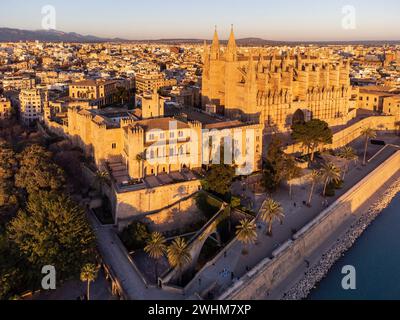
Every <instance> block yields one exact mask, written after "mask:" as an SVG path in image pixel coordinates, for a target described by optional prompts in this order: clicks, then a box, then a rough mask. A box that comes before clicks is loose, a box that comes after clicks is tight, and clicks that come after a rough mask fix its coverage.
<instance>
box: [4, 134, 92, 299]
mask: <svg viewBox="0 0 400 320" xmlns="http://www.w3.org/2000/svg"><path fill="white" fill-rule="evenodd" d="M66 185H67V184H66V176H65V173H64V170H63V169H62V168H61V167H59V166H58V165H57V164H56V163H55V162H54V161H53V155H52V153H51V152H49V151H48V150H47V149H46V148H44V147H43V146H41V145H37V144H34V145H29V146H27V147H25V148H24V149H23V150H22V152H20V153H18V152H15V151H14V150H13V148H12V147H11V146H10V145H8V144H7V143H6V142H5V141H1V143H0V186H1V189H0V193H1V195H0V199H1V203H0V210H1V211H0V212H1V227H0V298H2V299H6V298H10V297H12V296H14V295H16V294H19V293H21V292H23V291H26V290H29V289H31V290H36V289H38V288H40V283H41V279H42V277H43V275H42V274H41V270H42V268H43V266H46V265H51V266H54V267H55V269H56V273H57V283H58V284H61V283H63V282H64V281H66V280H69V279H80V278H81V279H85V281H87V282H88V283H90V282H91V281H93V280H92V279H93V278H94V277H95V276H96V274H97V271H96V268H93V266H96V265H97V263H96V261H97V256H96V245H95V237H94V234H93V232H92V230H91V228H90V226H89V223H88V221H87V220H86V217H85V212H84V210H83V209H82V208H81V207H80V206H79V205H77V204H76V203H75V202H74V201H73V200H72V199H71V197H70V196H69V195H68V193H67V188H66ZM88 270H92V272H90V275H89V272H88Z"/></svg>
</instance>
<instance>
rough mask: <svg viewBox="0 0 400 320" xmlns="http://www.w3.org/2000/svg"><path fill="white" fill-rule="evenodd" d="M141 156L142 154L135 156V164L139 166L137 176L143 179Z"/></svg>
mask: <svg viewBox="0 0 400 320" xmlns="http://www.w3.org/2000/svg"><path fill="white" fill-rule="evenodd" d="M143 160H144V159H143V155H142V154H140V153H139V154H137V155H136V161H137V163H138V165H139V174H140V175H141V176H142V177H143V178H144V174H143V169H142V166H143Z"/></svg>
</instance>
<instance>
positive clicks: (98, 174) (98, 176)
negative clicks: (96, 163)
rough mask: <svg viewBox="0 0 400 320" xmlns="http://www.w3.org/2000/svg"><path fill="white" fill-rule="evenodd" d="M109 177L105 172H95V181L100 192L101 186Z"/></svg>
mask: <svg viewBox="0 0 400 320" xmlns="http://www.w3.org/2000/svg"><path fill="white" fill-rule="evenodd" d="M109 178H110V175H109V174H108V172H107V171H106V170H102V171H101V170H99V171H97V172H96V180H97V184H98V186H99V189H100V191H101V190H102V187H103V184H104V183H107V182H108V181H109Z"/></svg>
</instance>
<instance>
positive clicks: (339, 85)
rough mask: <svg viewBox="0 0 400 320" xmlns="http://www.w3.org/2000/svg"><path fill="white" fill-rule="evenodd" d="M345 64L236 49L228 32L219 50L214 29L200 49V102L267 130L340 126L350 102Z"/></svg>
mask: <svg viewBox="0 0 400 320" xmlns="http://www.w3.org/2000/svg"><path fill="white" fill-rule="evenodd" d="M349 73H350V62H349V61H348V60H339V61H337V62H332V61H331V60H330V59H329V57H320V56H318V55H314V54H313V53H311V52H310V51H306V53H305V54H304V53H302V52H295V51H294V50H289V51H286V52H274V53H270V52H265V51H264V50H263V49H257V51H254V50H253V49H250V50H248V51H247V52H246V51H244V50H239V49H238V48H237V47H236V42H235V37H234V34H233V30H232V32H231V35H230V38H229V42H228V45H227V47H226V48H225V49H222V48H221V47H220V44H219V39H218V34H217V31H216V32H215V34H214V39H213V43H212V45H211V48H209V47H208V46H207V45H205V48H204V72H203V84H202V87H203V88H202V96H203V97H202V104H203V107H204V108H205V107H206V106H207V105H216V106H217V109H220V110H221V109H222V110H224V112H225V114H226V115H228V116H230V117H238V116H241V117H244V118H246V119H252V120H253V119H255V120H257V121H260V123H262V124H263V125H265V127H266V129H267V130H272V131H288V130H289V129H290V127H291V125H292V124H293V122H295V121H296V119H304V118H305V120H308V119H311V118H318V119H321V120H324V121H326V122H328V123H329V124H331V125H339V124H345V123H346V122H347V121H348V120H349V119H348V112H349V106H350V99H351V86H350V78H349Z"/></svg>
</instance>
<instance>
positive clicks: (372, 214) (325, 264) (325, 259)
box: [282, 179, 400, 300]
mask: <svg viewBox="0 0 400 320" xmlns="http://www.w3.org/2000/svg"><path fill="white" fill-rule="evenodd" d="M399 192H400V179H399V180H397V181H396V182H395V183H394V184H392V185H391V186H390V187H389V188H388V189H387V190H386V191H385V193H384V194H383V195H382V197H380V199H379V200H378V201H377V202H375V203H374V204H373V205H372V206H371V207H370V208H369V209H368V210H367V211H366V212H365V213H363V214H361V216H360V218H359V219H358V220H357V221H356V222H355V223H354V224H353V225H352V226H351V227H350V228H349V230H348V231H347V232H346V234H345V235H344V236H343V237H342V238H340V239H339V240H338V241H337V242H336V243H335V245H334V246H333V247H332V248H331V249H330V250H329V251H328V252H327V253H325V254H324V255H323V256H322V259H321V260H320V261H319V262H318V263H317V264H316V265H315V266H313V267H311V268H310V269H309V270H308V271H307V272H306V274H305V276H304V277H303V279H302V280H301V281H300V282H298V283H297V284H296V285H294V286H293V287H292V288H291V289H290V290H289V291H288V292H287V293H286V294H285V295H284V297H283V298H282V299H283V300H301V299H306V298H307V297H308V295H309V294H310V292H311V291H312V290H313V289H314V288H315V286H316V285H317V284H318V283H319V282H320V281H321V280H322V279H323V278H324V277H325V276H326V275H327V273H328V272H329V270H330V269H331V268H332V266H333V265H334V264H335V262H337V261H338V260H339V259H340V258H341V257H342V256H343V254H344V253H345V252H346V251H348V250H349V249H350V248H351V247H352V246H353V245H354V243H355V242H356V240H357V239H358V238H359V237H360V236H361V235H362V233H363V232H364V231H365V230H366V229H367V228H368V226H369V225H370V224H371V223H372V222H373V221H374V220H375V219H376V218H377V217H378V216H379V214H380V213H381V212H382V211H383V210H384V209H386V208H387V207H388V206H389V205H390V203H391V202H392V200H393V199H394V197H396V195H397V194H398V193H399Z"/></svg>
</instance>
